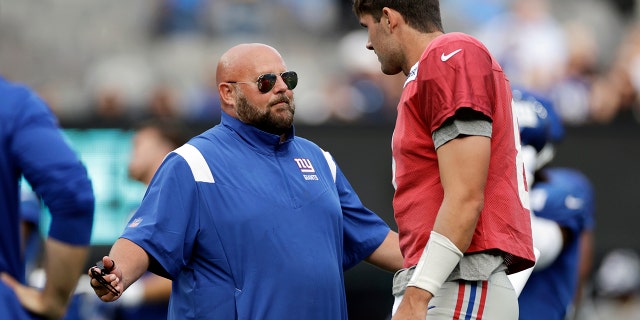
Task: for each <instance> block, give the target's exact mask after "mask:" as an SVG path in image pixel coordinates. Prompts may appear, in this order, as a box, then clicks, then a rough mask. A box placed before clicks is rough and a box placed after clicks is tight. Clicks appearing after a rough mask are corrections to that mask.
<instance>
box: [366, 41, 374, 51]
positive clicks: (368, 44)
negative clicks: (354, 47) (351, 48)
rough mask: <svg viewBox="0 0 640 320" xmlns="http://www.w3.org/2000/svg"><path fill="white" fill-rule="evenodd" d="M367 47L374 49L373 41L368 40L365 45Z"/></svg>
mask: <svg viewBox="0 0 640 320" xmlns="http://www.w3.org/2000/svg"><path fill="white" fill-rule="evenodd" d="M365 47H366V48H367V49H369V50H373V45H372V44H371V41H367V44H366V45H365Z"/></svg>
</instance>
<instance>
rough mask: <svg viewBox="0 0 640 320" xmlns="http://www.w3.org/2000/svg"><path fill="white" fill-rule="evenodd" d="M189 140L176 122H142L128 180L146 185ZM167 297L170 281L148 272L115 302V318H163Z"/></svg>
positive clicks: (133, 144) (131, 159)
mask: <svg viewBox="0 0 640 320" xmlns="http://www.w3.org/2000/svg"><path fill="white" fill-rule="evenodd" d="M190 137H191V135H190V132H189V131H188V130H187V129H186V128H185V127H184V126H183V125H182V124H181V123H180V122H179V121H173V120H169V119H157V118H154V119H151V120H148V121H145V122H143V123H141V124H140V125H139V126H138V127H137V128H136V130H135V135H134V136H133V143H132V150H131V158H130V160H129V167H128V170H129V177H130V178H131V179H134V180H136V181H140V182H142V183H144V184H145V185H146V186H148V185H149V183H151V179H152V178H153V176H154V174H155V173H156V170H158V168H159V167H160V164H162V160H164V157H165V156H166V155H167V154H168V153H169V152H171V151H173V150H175V149H176V148H178V147H180V146H182V145H183V144H185V143H186V142H187V141H188V140H189V138H190ZM127 220H128V218H127ZM170 296H171V280H169V279H167V278H164V277H161V276H158V275H155V274H153V273H151V272H147V273H145V274H144V275H143V277H142V278H141V279H140V280H139V281H136V282H134V283H133V284H132V285H131V286H130V287H129V288H128V289H127V292H126V293H125V294H124V295H123V296H122V298H121V299H119V300H118V301H119V303H118V304H116V305H115V306H114V307H115V310H114V313H113V314H114V317H115V319H119V320H129V319H131V320H145V319H149V320H151V319H166V318H167V310H168V306H169V298H170Z"/></svg>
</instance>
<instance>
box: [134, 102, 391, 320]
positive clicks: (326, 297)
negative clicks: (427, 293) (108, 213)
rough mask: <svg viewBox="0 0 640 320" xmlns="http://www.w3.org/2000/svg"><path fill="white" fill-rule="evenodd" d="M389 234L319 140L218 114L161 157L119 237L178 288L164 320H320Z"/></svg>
mask: <svg viewBox="0 0 640 320" xmlns="http://www.w3.org/2000/svg"><path fill="white" fill-rule="evenodd" d="M388 232H389V227H388V226H387V224H386V223H385V222H384V221H383V220H382V219H380V218H379V217H378V216H377V215H375V214H374V213H373V212H372V211H370V210H369V209H367V208H366V207H365V206H364V205H363V204H362V203H361V201H360V199H359V198H358V196H357V195H356V193H355V191H354V190H353V188H352V187H351V186H350V184H349V182H348V181H347V179H346V178H345V176H344V175H343V174H342V172H341V171H340V169H339V168H338V167H337V166H336V165H335V162H334V161H333V159H332V158H331V156H330V155H329V154H328V153H326V152H324V151H323V150H322V149H320V148H319V147H318V146H317V145H315V144H314V143H312V142H310V141H308V140H306V139H303V138H300V137H296V136H295V135H294V130H293V129H292V130H291V131H290V132H289V133H288V134H287V139H286V141H284V142H282V143H281V142H280V137H279V136H277V135H273V134H269V133H266V132H263V131H260V130H258V129H256V128H255V127H253V126H249V125H246V124H244V123H242V122H240V121H239V120H237V119H235V118H232V117H230V116H228V115H226V114H223V115H222V120H221V123H220V124H219V125H217V126H215V127H213V128H211V129H210V130H208V131H206V132H204V133H203V134H201V135H199V136H197V137H195V138H193V139H192V140H191V141H190V142H189V143H188V144H186V145H184V146H182V147H180V148H178V149H177V150H175V151H174V152H172V153H170V154H169V155H168V156H167V157H166V158H165V161H164V162H163V164H162V166H161V167H160V169H159V170H158V172H157V173H156V175H155V177H154V178H153V181H152V182H151V184H150V186H149V188H148V189H147V193H146V194H145V197H144V199H143V201H142V203H141V206H140V208H139V210H138V211H137V212H136V214H135V215H134V216H133V217H132V218H131V220H130V222H129V224H128V226H127V227H126V228H125V230H124V233H123V235H122V237H123V238H127V239H129V240H131V241H133V242H135V243H137V244H138V245H140V246H141V247H142V248H143V249H144V250H145V251H147V252H148V253H149V254H150V255H151V256H152V257H153V258H154V259H155V260H157V261H158V262H159V264H160V265H161V266H162V269H164V270H162V271H163V272H166V273H167V274H168V277H170V278H171V279H172V280H173V281H174V285H173V292H172V296H171V302H170V305H169V313H170V315H169V318H170V319H311V320H312V319H322V320H326V319H347V308H346V298H345V290H344V281H343V280H344V274H343V272H344V270H346V269H348V268H350V267H352V266H354V265H356V264H357V263H358V262H360V261H361V260H362V259H364V258H365V257H367V256H369V255H370V254H371V253H373V251H374V250H375V249H376V248H377V247H378V246H379V245H380V244H381V243H382V241H383V240H384V238H385V237H386V235H387V233H388Z"/></svg>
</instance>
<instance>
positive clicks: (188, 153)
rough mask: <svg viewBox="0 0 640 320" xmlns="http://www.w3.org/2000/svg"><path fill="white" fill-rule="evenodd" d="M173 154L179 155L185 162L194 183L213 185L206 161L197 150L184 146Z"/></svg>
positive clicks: (190, 146) (188, 145) (187, 145)
mask: <svg viewBox="0 0 640 320" xmlns="http://www.w3.org/2000/svg"><path fill="white" fill-rule="evenodd" d="M173 152H175V153H177V154H179V155H180V156H182V158H184V160H186V161H187V164H189V168H191V173H193V178H194V179H195V180H196V181H199V182H208V183H215V181H214V180H213V175H212V174H211V169H209V165H207V161H206V160H204V157H203V156H202V153H200V150H198V148H196V147H194V146H192V145H190V144H185V145H183V146H182V147H180V148H178V149H176V150H174V151H173Z"/></svg>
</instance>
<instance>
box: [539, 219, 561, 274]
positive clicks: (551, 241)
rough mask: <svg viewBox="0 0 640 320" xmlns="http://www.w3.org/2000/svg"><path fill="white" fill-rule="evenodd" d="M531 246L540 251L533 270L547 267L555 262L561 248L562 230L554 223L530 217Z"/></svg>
mask: <svg viewBox="0 0 640 320" xmlns="http://www.w3.org/2000/svg"><path fill="white" fill-rule="evenodd" d="M531 233H532V235H533V246H534V247H536V248H538V250H540V258H539V259H538V262H537V263H536V266H535V270H540V269H544V268H546V267H548V266H549V265H551V263H553V261H555V260H556V258H557V257H558V255H559V254H560V251H562V247H563V241H564V240H563V238H562V230H561V229H560V225H558V224H557V223H556V222H554V221H552V220H549V219H544V218H540V217H537V216H535V215H533V214H532V215H531Z"/></svg>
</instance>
